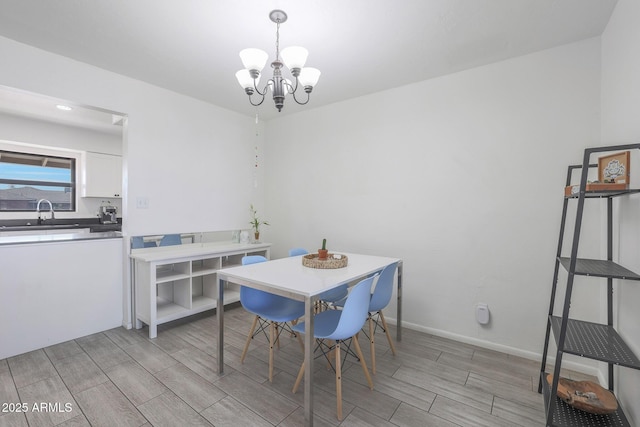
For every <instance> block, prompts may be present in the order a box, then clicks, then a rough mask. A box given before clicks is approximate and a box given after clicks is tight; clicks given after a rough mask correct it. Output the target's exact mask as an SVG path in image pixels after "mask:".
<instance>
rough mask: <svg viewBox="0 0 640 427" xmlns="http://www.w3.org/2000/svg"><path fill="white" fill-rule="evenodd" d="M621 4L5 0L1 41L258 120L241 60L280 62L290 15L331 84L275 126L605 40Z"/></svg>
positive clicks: (295, 39)
mask: <svg viewBox="0 0 640 427" xmlns="http://www.w3.org/2000/svg"><path fill="white" fill-rule="evenodd" d="M616 1H617V0H402V1H397V0H349V1H344V0H91V1H87V0H56V1H51V0H2V9H1V13H0V36H3V37H7V38H9V39H13V40H15V41H18V42H21V43H25V44H28V45H32V46H35V47H38V48H41V49H44V50H47V51H50V52H54V53H57V54H60V55H63V56H66V57H69V58H73V59H76V60H78V61H82V62H85V63H89V64H92V65H95V66H97V67H100V68H103V69H107V70H110V71H113V72H115V73H119V74H123V75H126V76H130V77H133V78H135V79H139V80H143V81H146V82H149V83H151V84H154V85H157V86H160V87H163V88H166V89H170V90H172V91H175V92H178V93H182V94H185V95H188V96H191V97H194V98H198V99H201V100H204V101H207V102H211V103H213V104H216V105H219V106H221V107H224V108H228V109H230V110H233V111H237V112H239V113H242V114H245V115H249V116H253V115H255V113H256V108H255V107H252V106H251V105H250V104H249V102H248V100H247V96H246V95H245V93H244V91H243V90H242V88H241V87H240V86H239V85H238V83H237V81H236V79H235V72H236V71H237V70H239V69H241V68H242V63H241V61H240V58H239V56H238V52H239V51H240V50H241V49H243V48H246V47H257V48H260V49H262V50H265V51H266V52H268V53H269V55H270V56H269V62H271V61H272V60H273V59H274V56H275V30H276V26H275V24H274V23H272V22H271V21H270V20H269V17H268V15H269V12H270V11H271V10H273V9H282V10H284V11H285V12H286V13H287V14H288V21H287V22H285V23H284V24H282V25H281V27H280V45H281V48H283V47H287V46H290V45H300V46H304V47H306V48H307V49H308V50H309V58H308V60H307V65H308V66H312V67H316V68H318V69H320V70H321V71H322V75H321V77H320V81H319V83H318V85H317V87H316V88H315V89H314V91H313V93H312V95H311V101H310V103H309V104H308V105H307V106H304V107H302V106H298V105H295V103H294V102H293V101H292V100H291V99H290V98H288V99H287V101H285V106H284V108H283V110H282V112H281V113H278V112H277V110H276V109H275V107H274V106H273V101H271V100H269V99H268V100H265V102H264V104H262V106H260V107H258V110H259V114H260V117H261V118H262V119H270V118H274V117H278V116H279V115H284V114H290V113H292V112H296V111H301V110H303V109H309V108H314V107H318V106H322V105H327V104H331V103H334V102H338V101H341V100H345V99H349V98H354V97H359V96H363V95H366V94H369V93H373V92H378V91H381V90H385V89H390V88H393V87H398V86H403V85H407V84H410V83H414V82H418V81H421V80H426V79H429V78H433V77H437V76H441V75H445V74H450V73H454V72H457V71H462V70H465V69H469V68H473V67H477V66H480V65H484V64H489V63H492V62H496V61H500V60H504V59H507V58H511V57H515V56H520V55H524V54H527V53H532V52H535V51H539V50H543V49H548V48H550V47H553V46H558V45H562V44H566V43H571V42H575V41H578V40H582V39H586V38H590V37H595V36H598V35H600V34H601V33H602V31H603V30H604V28H605V27H606V24H607V22H608V20H609V17H610V16H611V13H612V11H613V9H614V7H615V4H616ZM285 73H288V71H286V72H285ZM270 76H271V71H270V69H269V66H268V65H267V67H265V70H264V76H263V81H264V80H266V78H267V77H270ZM0 83H1V82H0ZM1 95H2V94H0V97H2V96H1Z"/></svg>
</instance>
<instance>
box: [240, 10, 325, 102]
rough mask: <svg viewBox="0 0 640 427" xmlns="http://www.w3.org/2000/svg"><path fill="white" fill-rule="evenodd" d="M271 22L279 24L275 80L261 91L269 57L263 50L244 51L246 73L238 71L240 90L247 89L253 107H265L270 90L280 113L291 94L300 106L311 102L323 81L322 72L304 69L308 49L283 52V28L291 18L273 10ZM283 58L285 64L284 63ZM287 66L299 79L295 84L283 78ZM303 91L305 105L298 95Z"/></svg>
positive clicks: (270, 81) (292, 48)
mask: <svg viewBox="0 0 640 427" xmlns="http://www.w3.org/2000/svg"><path fill="white" fill-rule="evenodd" d="M269 19H271V21H273V22H274V23H275V24H276V59H275V61H273V62H272V63H271V67H272V68H273V77H271V78H270V79H269V80H268V81H267V84H266V85H265V87H264V89H262V90H260V89H258V83H259V82H260V72H261V71H262V69H263V68H264V66H265V64H266V63H267V59H268V57H269V55H268V54H267V52H265V51H263V50H260V49H253V48H250V49H243V50H241V51H240V59H241V60H242V64H243V65H244V70H240V71H238V72H237V73H236V78H237V79H238V83H240V86H242V87H243V88H244V91H245V93H246V94H247V95H249V102H250V103H251V105H254V106H258V105H260V104H262V103H263V102H264V99H265V96H266V94H267V90H269V89H270V90H271V91H272V93H273V101H274V102H275V104H276V108H277V109H278V112H280V111H281V110H282V107H283V105H284V98H285V96H286V95H287V94H291V95H292V96H293V99H294V101H296V102H297V103H298V104H300V105H304V104H306V103H307V102H309V97H310V94H311V91H312V90H313V88H314V86H315V85H316V84H317V83H318V79H319V78H320V70H318V69H316V68H311V67H305V68H303V67H304V63H305V62H306V61H307V55H309V52H308V51H307V49H305V48H303V47H300V46H291V47H287V48H285V49H282V52H280V24H282V23H284V22H286V21H287V14H286V13H284V12H283V11H282V10H272V11H271V13H269ZM281 55H282V61H281V60H280V56H281ZM283 65H286V66H287V68H288V69H289V71H290V72H291V75H292V76H293V77H294V79H295V84H294V83H292V82H291V80H289V79H286V78H284V77H283V76H282V66H283ZM300 87H302V89H304V92H305V93H306V94H307V98H306V100H303V101H301V100H299V99H298V98H297V97H296V94H298V95H300V91H299V90H298V89H299V88H300ZM254 93H256V94H257V95H256V97H257V98H258V99H259V101H258V102H254V98H253V94H254Z"/></svg>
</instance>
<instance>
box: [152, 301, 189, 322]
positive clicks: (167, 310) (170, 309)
mask: <svg viewBox="0 0 640 427" xmlns="http://www.w3.org/2000/svg"><path fill="white" fill-rule="evenodd" d="M156 300H157V315H156V318H157V319H158V323H164V322H168V321H170V320H175V319H177V318H179V317H180V316H183V315H184V313H187V312H188V311H189V309H188V308H186V307H183V306H181V305H178V304H176V303H174V302H172V301H167V300H165V299H163V298H160V297H158V298H156Z"/></svg>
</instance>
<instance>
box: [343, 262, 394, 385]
mask: <svg viewBox="0 0 640 427" xmlns="http://www.w3.org/2000/svg"><path fill="white" fill-rule="evenodd" d="M397 267H398V263H397V262H394V263H393V264H389V265H388V266H386V267H385V268H383V269H382V272H380V274H379V275H378V279H377V281H375V282H374V285H373V292H372V293H371V301H370V302H369V314H368V316H367V323H368V324H369V332H367V331H366V330H363V332H364V334H365V335H366V337H367V338H368V339H369V350H370V352H371V372H372V373H373V374H374V375H375V374H376V346H375V333H376V332H377V331H378V329H382V331H384V333H385V334H386V336H387V341H388V342H389V347H390V348H391V353H392V354H393V355H394V356H395V355H396V347H395V346H394V345H393V339H392V338H391V334H390V333H389V327H388V326H387V322H386V320H385V319H384V314H383V313H382V310H383V309H384V308H385V307H386V306H387V305H389V302H390V301H391V295H392V294H393V278H394V276H395V273H396V268H397ZM342 305H344V301H337V302H336V303H335V306H336V307H341V306H342Z"/></svg>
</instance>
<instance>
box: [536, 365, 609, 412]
mask: <svg viewBox="0 0 640 427" xmlns="http://www.w3.org/2000/svg"><path fill="white" fill-rule="evenodd" d="M547 383H548V384H549V385H551V384H552V383H553V375H551V374H548V375H547ZM558 397H559V398H560V399H562V400H564V401H565V402H567V404H569V405H571V406H573V407H574V408H576V409H580V410H581V411H585V412H589V413H591V414H599V415H602V414H611V413H612V412H615V411H616V410H617V409H618V401H617V400H616V397H615V396H614V395H613V393H611V392H610V391H609V390H607V389H606V388H604V387H601V386H600V385H599V384H596V383H594V382H591V381H573V380H570V379H567V378H560V379H559V380H558Z"/></svg>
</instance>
